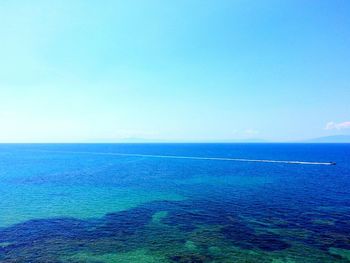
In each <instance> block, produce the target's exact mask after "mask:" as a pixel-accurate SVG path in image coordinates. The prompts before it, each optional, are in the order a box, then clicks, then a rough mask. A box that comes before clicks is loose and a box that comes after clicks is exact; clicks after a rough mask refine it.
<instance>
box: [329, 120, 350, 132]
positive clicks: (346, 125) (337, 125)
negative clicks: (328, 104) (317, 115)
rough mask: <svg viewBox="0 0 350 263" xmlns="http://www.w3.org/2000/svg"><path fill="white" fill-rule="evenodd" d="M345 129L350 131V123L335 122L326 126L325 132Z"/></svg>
mask: <svg viewBox="0 0 350 263" xmlns="http://www.w3.org/2000/svg"><path fill="white" fill-rule="evenodd" d="M343 129H350V121H344V122H339V123H336V122H333V121H330V122H328V123H327V124H326V127H325V130H343Z"/></svg>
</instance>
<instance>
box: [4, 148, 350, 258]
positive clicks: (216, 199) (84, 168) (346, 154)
mask: <svg viewBox="0 0 350 263" xmlns="http://www.w3.org/2000/svg"><path fill="white" fill-rule="evenodd" d="M250 160H255V161H250ZM261 160H265V161H261ZM266 160H268V161H282V162H266ZM284 161H286V162H284ZM289 161H293V162H289ZM0 262H5V263H12V262H16V263H18V262H25V263H27V262H43V263H44V262H57V263H58V262H60V263H64V262H73V263H75V262H89V263H97V262H99V263H102V262H136V263H137V262H142V263H153V262H157V263H158V262H181V263H185V262H186V263H187V262H195V263H199V262H220V263H221V262H273V263H281V262H289V263H292V262H308V263H312V262H350V144H287V143H284V144H282V143H281V144H280V143H271V144H267V143H266V144H265V143H259V144H258V143H256V144H255V143H236V144H225V143H221V144H215V143H207V144H202V143H192V144H180V143H179V144H163V143H156V144H0Z"/></svg>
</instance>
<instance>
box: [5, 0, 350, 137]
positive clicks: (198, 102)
mask: <svg viewBox="0 0 350 263" xmlns="http://www.w3.org/2000/svg"><path fill="white" fill-rule="evenodd" d="M349 13H350V2H349V1H345V0H321V1H314V0H312V1H302V0H293V1H292V0H286V1H275V0H266V1H252V0H247V1H240V0H237V1H231V0H227V1H226V0H221V1H207V0H204V1H203V0H202V1H199V0H190V1H187V0H179V1H160V0H150V1H141V0H139V1H136V0H131V1H109V0H106V1H102V2H101V1H100V2H96V1H85V0H77V1H68V0H62V1H43V0H37V1H35V0H34V1H25V0H23V1H20V0H15V1H1V3H0V17H1V23H0V43H1V44H0V58H1V60H0V127H1V128H0V142H93V141H102V142H108V141H118V140H121V139H125V138H143V139H145V140H163V141H174V142H177V141H225V140H246V139H252V138H262V139H266V140H272V141H290V140H304V139H308V138H315V137H321V136H329V135H337V134H345V135H350V106H349V105H350V103H349V101H350V16H349Z"/></svg>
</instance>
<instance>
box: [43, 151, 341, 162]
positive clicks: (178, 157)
mask: <svg viewBox="0 0 350 263" xmlns="http://www.w3.org/2000/svg"><path fill="white" fill-rule="evenodd" d="M36 151H39V152H52V153H66V154H69V153H77V154H92V155H115V156H129V157H146V158H168V159H190V160H212V161H232V162H256V163H283V164H306V165H335V163H334V162H306V161H283V160H264V159H261V160H260V159H244V158H226V157H199V156H179V155H155V154H138V153H107V152H84V151H50V150H36Z"/></svg>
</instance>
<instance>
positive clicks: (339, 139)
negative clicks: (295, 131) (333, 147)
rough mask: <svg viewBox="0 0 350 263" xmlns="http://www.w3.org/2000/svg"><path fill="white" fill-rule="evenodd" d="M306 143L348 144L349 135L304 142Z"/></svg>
mask: <svg viewBox="0 0 350 263" xmlns="http://www.w3.org/2000/svg"><path fill="white" fill-rule="evenodd" d="M303 142H307V143H350V135H333V136H325V137H319V138H314V139H309V140H305V141H303Z"/></svg>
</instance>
